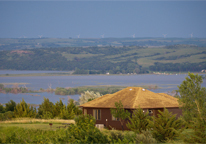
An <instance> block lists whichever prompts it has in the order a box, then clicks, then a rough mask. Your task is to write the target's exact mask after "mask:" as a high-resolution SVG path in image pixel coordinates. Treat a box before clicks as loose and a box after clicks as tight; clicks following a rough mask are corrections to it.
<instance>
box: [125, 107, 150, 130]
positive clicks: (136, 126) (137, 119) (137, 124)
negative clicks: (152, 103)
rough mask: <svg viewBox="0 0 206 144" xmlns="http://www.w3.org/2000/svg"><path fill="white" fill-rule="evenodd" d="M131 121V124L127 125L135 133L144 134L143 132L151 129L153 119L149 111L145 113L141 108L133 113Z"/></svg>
mask: <svg viewBox="0 0 206 144" xmlns="http://www.w3.org/2000/svg"><path fill="white" fill-rule="evenodd" d="M129 120H130V122H129V123H128V124H127V127H128V128H129V129H131V130H132V131H134V132H135V133H142V131H145V130H147V129H148V128H149V123H150V120H151V118H150V116H149V114H148V111H147V112H146V113H144V112H143V110H142V109H141V108H138V109H136V110H135V111H134V112H133V114H132V118H130V117H129Z"/></svg>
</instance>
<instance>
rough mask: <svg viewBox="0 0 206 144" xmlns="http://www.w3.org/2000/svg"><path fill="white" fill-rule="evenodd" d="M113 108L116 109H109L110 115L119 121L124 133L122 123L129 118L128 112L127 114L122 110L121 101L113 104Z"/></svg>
mask: <svg viewBox="0 0 206 144" xmlns="http://www.w3.org/2000/svg"><path fill="white" fill-rule="evenodd" d="M115 107H116V108H111V109H110V111H111V114H112V115H113V116H114V117H115V118H119V121H120V123H121V126H122V131H124V127H123V125H124V122H125V120H126V119H127V118H128V117H129V116H130V112H128V111H127V110H125V109H124V107H123V104H122V102H121V101H119V103H118V102H115Z"/></svg>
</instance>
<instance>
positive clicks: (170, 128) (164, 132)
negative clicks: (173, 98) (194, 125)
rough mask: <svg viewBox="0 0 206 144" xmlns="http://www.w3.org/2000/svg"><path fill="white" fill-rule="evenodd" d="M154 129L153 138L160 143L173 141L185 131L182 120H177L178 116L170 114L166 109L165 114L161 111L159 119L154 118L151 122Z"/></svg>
mask: <svg viewBox="0 0 206 144" xmlns="http://www.w3.org/2000/svg"><path fill="white" fill-rule="evenodd" d="M150 124H151V127H152V128H153V131H152V134H153V137H154V138H155V139H156V140H157V141H159V142H166V141H168V140H173V139H175V138H176V137H177V136H179V134H180V133H181V132H182V131H183V125H184V122H183V121H182V120H181V119H176V115H173V114H172V113H169V111H168V110H167V109H166V108H165V109H164V111H163V112H161V111H160V110H159V114H158V116H157V117H153V121H150Z"/></svg>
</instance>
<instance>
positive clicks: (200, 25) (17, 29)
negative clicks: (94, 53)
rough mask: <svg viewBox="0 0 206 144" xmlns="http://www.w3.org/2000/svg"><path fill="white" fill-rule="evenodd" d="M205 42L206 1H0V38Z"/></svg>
mask: <svg viewBox="0 0 206 144" xmlns="http://www.w3.org/2000/svg"><path fill="white" fill-rule="evenodd" d="M134 34H135V37H137V38H138V37H163V34H167V35H166V37H180V38H189V37H191V34H192V35H193V37H197V38H206V1H86V0H82V1H57V0H56V1H55V0H54V1H49V0H48V1H3V0H0V38H23V37H25V38H38V37H48V38H70V37H72V38H77V37H78V35H79V37H80V38H101V37H102V35H104V38H109V37H116V38H124V37H132V35H134Z"/></svg>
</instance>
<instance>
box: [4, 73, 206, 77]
mask: <svg viewBox="0 0 206 144" xmlns="http://www.w3.org/2000/svg"><path fill="white" fill-rule="evenodd" d="M192 73H194V74H206V73H201V72H192ZM181 74H188V72H182V73H158V74H155V73H148V74H79V75H77V74H69V73H68V74H66V73H31V74H0V77H35V76H133V75H181Z"/></svg>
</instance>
